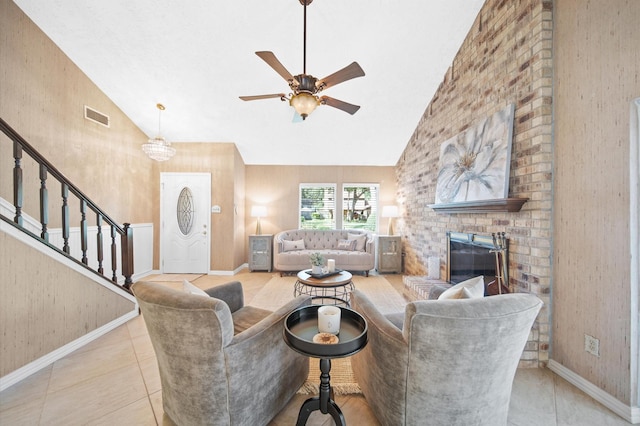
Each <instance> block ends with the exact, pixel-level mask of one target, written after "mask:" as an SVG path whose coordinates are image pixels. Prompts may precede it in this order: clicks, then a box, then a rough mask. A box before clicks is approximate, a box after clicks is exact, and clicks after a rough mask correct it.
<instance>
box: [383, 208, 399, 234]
mask: <svg viewBox="0 0 640 426" xmlns="http://www.w3.org/2000/svg"><path fill="white" fill-rule="evenodd" d="M399 216H400V215H399V213H398V206H384V207H382V217H388V218H389V229H388V230H387V234H388V235H393V218H394V217H399Z"/></svg>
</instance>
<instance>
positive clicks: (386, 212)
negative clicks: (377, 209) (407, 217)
mask: <svg viewBox="0 0 640 426" xmlns="http://www.w3.org/2000/svg"><path fill="white" fill-rule="evenodd" d="M398 216H400V214H399V213H398V206H383V207H382V217H398Z"/></svg>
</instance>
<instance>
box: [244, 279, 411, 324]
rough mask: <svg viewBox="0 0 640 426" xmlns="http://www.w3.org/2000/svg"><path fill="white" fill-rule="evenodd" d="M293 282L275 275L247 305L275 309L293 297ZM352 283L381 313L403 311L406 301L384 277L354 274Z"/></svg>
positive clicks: (294, 280) (293, 280)
mask: <svg viewBox="0 0 640 426" xmlns="http://www.w3.org/2000/svg"><path fill="white" fill-rule="evenodd" d="M295 282H296V277H280V276H277V275H275V276H274V277H273V278H271V280H269V282H267V283H266V284H265V285H264V287H262V289H261V290H260V291H259V292H258V293H256V295H255V296H254V297H253V299H252V300H251V302H249V303H248V305H251V306H255V307H257V308H262V309H268V310H271V311H273V310H276V309H277V308H279V307H280V306H282V305H284V304H285V303H286V302H288V301H289V300H291V299H293V285H294V283H295ZM353 284H354V285H355V286H356V288H357V289H358V290H360V291H362V292H363V293H364V294H365V295H366V296H367V297H368V298H369V299H370V300H371V302H372V303H373V304H374V305H375V306H376V307H377V308H378V309H379V310H380V312H382V314H384V315H386V314H392V313H396V312H404V306H405V305H406V304H407V302H406V301H405V299H404V298H403V297H402V296H401V295H400V293H398V292H397V291H396V290H395V289H394V288H393V287H392V286H391V284H389V282H388V281H387V280H386V279H384V277H382V276H379V275H370V276H368V277H364V276H359V275H356V276H354V277H353Z"/></svg>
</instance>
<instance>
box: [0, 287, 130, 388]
mask: <svg viewBox="0 0 640 426" xmlns="http://www.w3.org/2000/svg"><path fill="white" fill-rule="evenodd" d="M127 294H128V293H127ZM134 300H135V299H134ZM137 316H138V304H137V302H136V305H135V308H134V310H132V311H130V312H128V313H126V314H124V315H123V316H121V317H119V318H116V319H114V320H113V321H111V322H109V323H107V324H105V325H103V326H102V327H99V328H96V329H95V330H93V331H92V332H90V333H88V334H85V335H84V336H82V337H79V338H77V339H76V340H74V341H72V342H69V343H67V344H66V345H64V346H61V347H60V348H58V349H56V350H54V351H52V352H49V353H48V354H46V355H44V356H42V357H40V358H38V359H36V360H34V361H32V362H30V363H29V364H27V365H25V366H23V367H20V368H18V369H17V370H15V371H12V372H11V373H9V374H7V375H6V376H4V377H0V391H3V390H5V389H7V388H8V387H10V386H13V385H14V384H16V383H18V382H19V381H21V380H23V379H25V378H27V377H28V376H30V375H32V374H33V373H36V372H38V371H40V370H42V369H43V368H45V367H47V366H48V365H50V364H53V363H54V362H56V361H57V360H59V359H61V358H64V357H65V356H67V355H69V354H70V353H71V352H73V351H75V350H77V349H79V348H81V347H83V346H84V345H86V344H87V343H90V342H92V341H93V340H95V339H97V338H98V337H101V336H103V335H105V334H106V333H108V332H110V331H111V330H113V329H115V328H117V327H119V326H121V325H122V324H124V323H126V322H127V321H129V320H130V319H132V318H135V317H137Z"/></svg>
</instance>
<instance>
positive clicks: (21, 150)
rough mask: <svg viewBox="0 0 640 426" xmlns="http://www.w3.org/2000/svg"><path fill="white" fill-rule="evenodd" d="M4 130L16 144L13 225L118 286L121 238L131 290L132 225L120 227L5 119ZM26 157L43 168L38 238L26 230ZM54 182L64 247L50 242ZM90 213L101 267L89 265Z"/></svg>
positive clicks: (1, 122)
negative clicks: (76, 233)
mask: <svg viewBox="0 0 640 426" xmlns="http://www.w3.org/2000/svg"><path fill="white" fill-rule="evenodd" d="M0 130H2V132H3V133H4V134H5V135H7V137H8V138H9V139H11V141H13V159H14V166H13V206H14V209H15V216H14V217H13V222H14V223H15V224H16V225H17V227H18V228H20V229H21V230H22V231H24V232H27V233H29V234H31V235H32V236H34V237H36V238H37V239H39V240H40V241H41V242H43V243H44V244H46V245H48V246H50V247H52V248H54V249H56V250H57V251H59V252H62V253H63V254H64V255H65V256H67V257H68V258H70V259H72V260H74V261H76V262H79V263H81V264H83V265H84V266H85V267H87V268H88V269H90V270H92V271H94V272H96V273H97V274H99V275H101V276H103V277H105V278H107V279H108V280H110V281H111V282H113V283H114V284H116V285H119V284H118V274H117V269H118V258H117V255H118V247H117V238H118V236H119V237H120V258H121V263H122V265H121V273H122V276H123V277H124V284H123V287H124V288H125V289H126V290H127V291H130V290H129V287H130V286H131V284H132V279H131V277H132V275H133V229H132V228H131V226H130V224H129V223H125V224H123V226H120V225H119V224H118V223H116V222H115V221H114V220H113V219H111V218H110V217H109V216H108V215H107V214H106V213H105V212H104V211H102V209H100V207H98V206H97V205H96V204H95V203H94V202H93V201H91V200H90V199H89V197H87V196H86V195H85V194H84V193H83V192H82V191H80V189H78V188H77V187H76V186H75V185H74V184H73V183H71V182H70V181H69V180H68V179H67V178H66V177H65V176H64V175H63V174H62V173H61V172H60V171H58V169H56V168H55V167H54V166H53V165H52V164H51V163H50V162H49V161H48V160H47V159H45V158H44V157H43V156H42V155H41V154H40V153H38V152H37V151H36V150H35V149H34V148H33V147H32V146H31V145H30V144H29V143H27V141H26V140H24V139H23V138H22V137H21V136H20V135H19V134H18V133H17V132H16V131H15V130H13V129H12V128H11V126H9V125H8V124H7V123H6V122H5V121H4V120H3V119H2V118H0ZM23 154H27V155H29V157H31V158H32V159H33V160H34V161H35V162H36V163H37V164H38V168H39V179H40V189H39V205H40V226H41V232H40V235H39V236H38V235H35V234H33V233H32V232H30V231H29V230H28V229H26V228H25V227H24V226H23V219H24V218H23V212H22V209H23V200H24V187H23V167H22V159H23ZM50 178H54V179H55V180H56V181H57V182H59V183H60V196H61V202H62V204H61V213H62V229H61V231H62V247H56V246H55V245H53V244H51V243H50V241H49V229H48V225H49V213H48V212H49V188H48V187H49V186H50V185H49V183H48V182H49V181H50ZM70 196H74V197H76V198H77V199H78V200H79V204H80V251H81V258H80V259H76V258H74V257H73V256H72V255H71V247H70V245H69V244H70V213H69V197H70ZM87 213H92V214H95V218H96V228H97V234H96V249H97V251H96V260H97V267H95V268H94V267H92V266H90V265H89V259H88V257H87V251H88V244H89V241H88V240H89V232H88V223H87ZM103 223H104V224H105V225H107V226H108V227H109V229H110V232H109V235H108V236H107V238H110V248H111V272H110V275H111V276H110V277H109V276H107V275H105V269H104V265H103V263H104V252H103V244H104V235H103V232H102V227H103Z"/></svg>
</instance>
